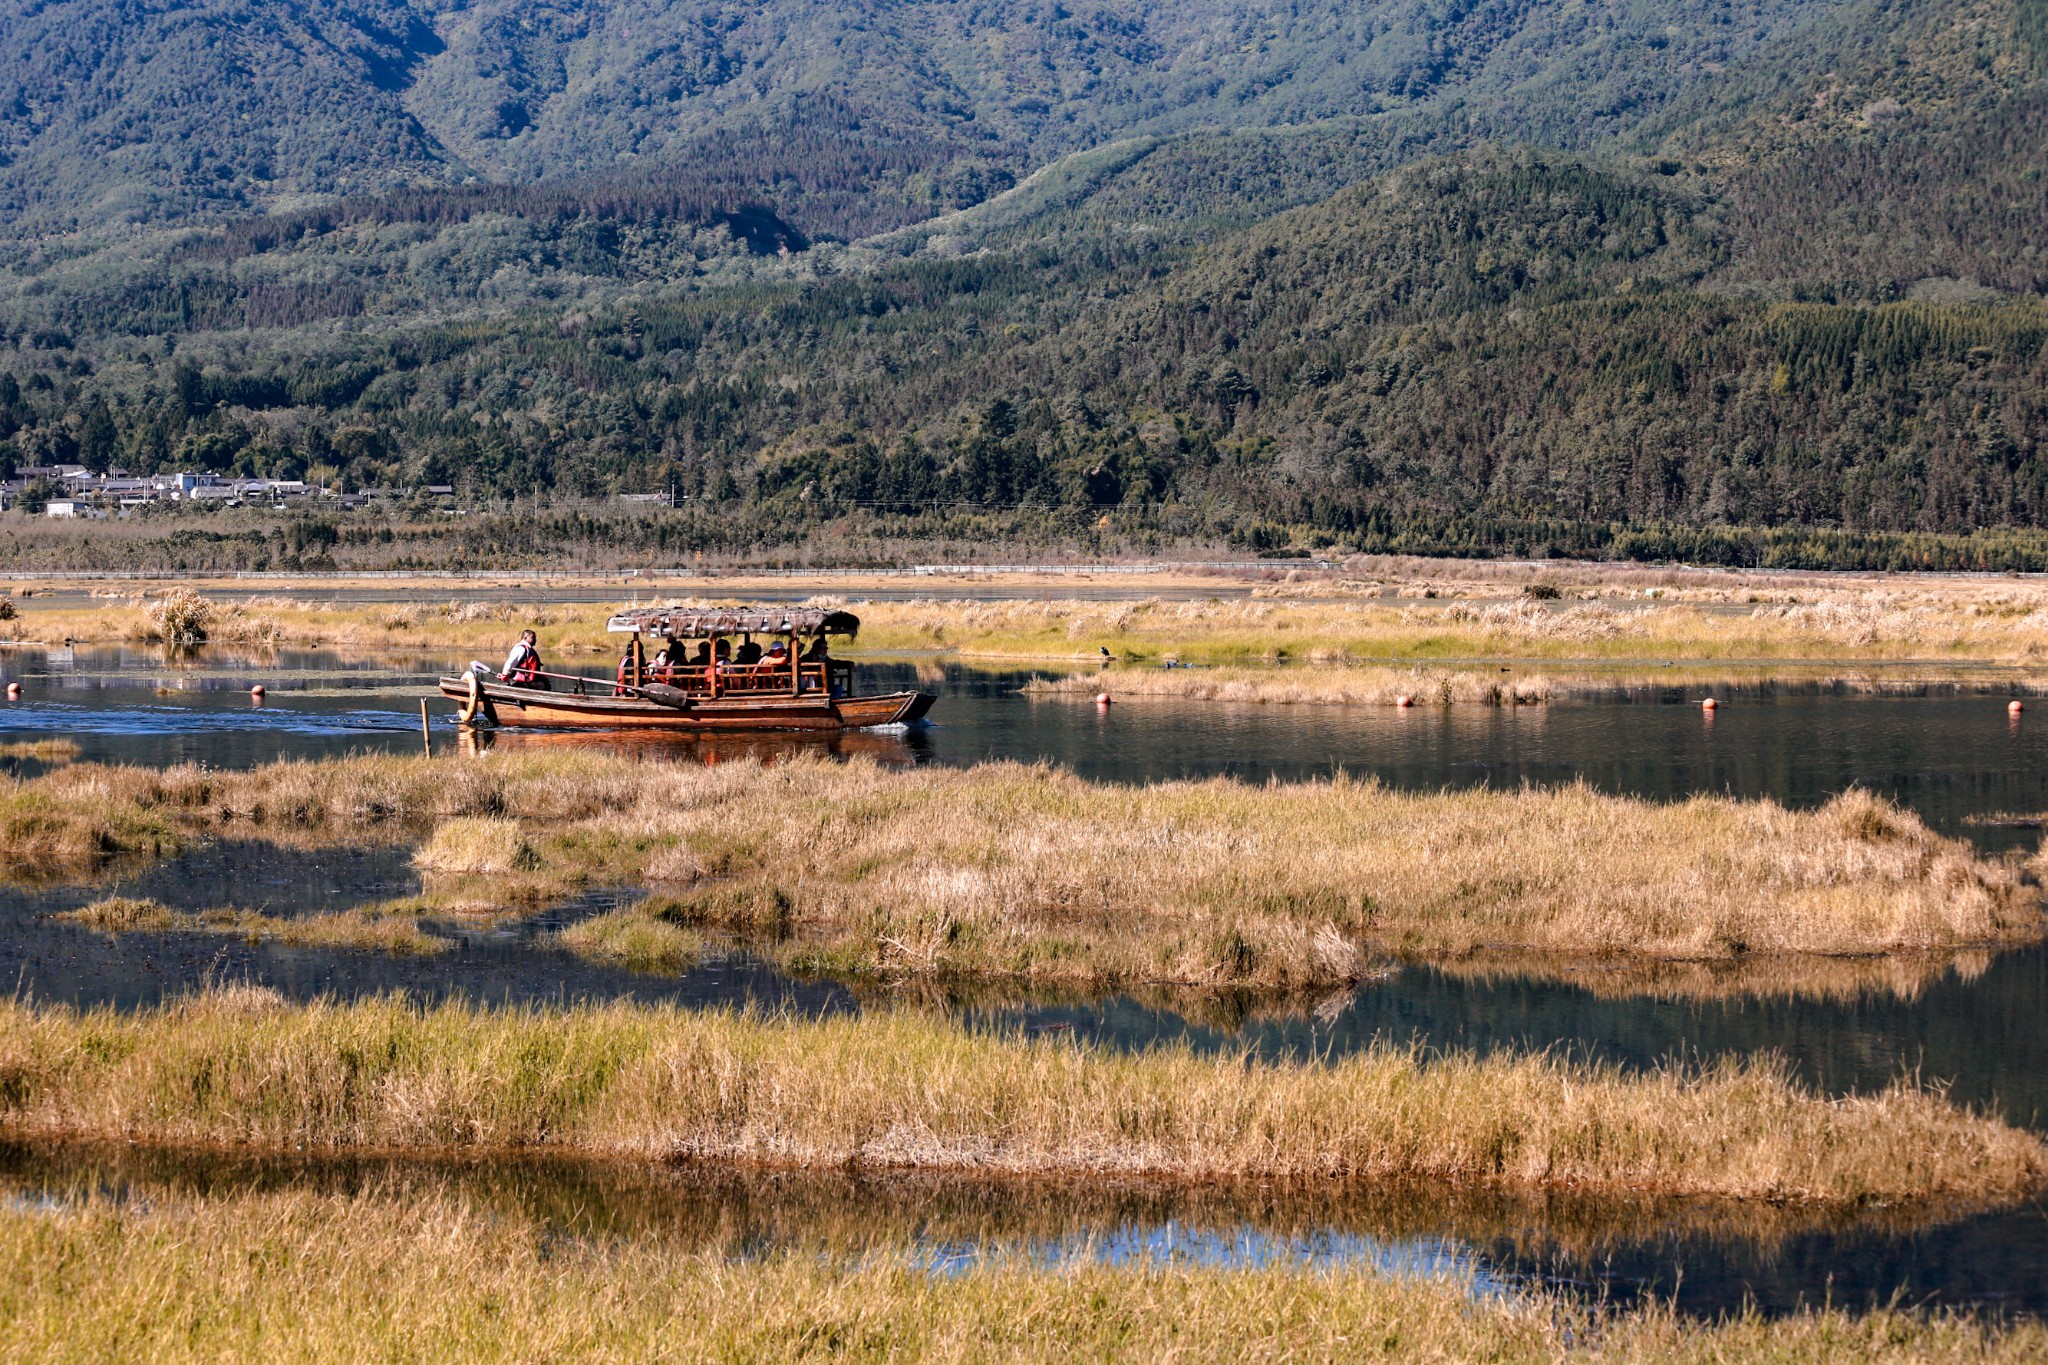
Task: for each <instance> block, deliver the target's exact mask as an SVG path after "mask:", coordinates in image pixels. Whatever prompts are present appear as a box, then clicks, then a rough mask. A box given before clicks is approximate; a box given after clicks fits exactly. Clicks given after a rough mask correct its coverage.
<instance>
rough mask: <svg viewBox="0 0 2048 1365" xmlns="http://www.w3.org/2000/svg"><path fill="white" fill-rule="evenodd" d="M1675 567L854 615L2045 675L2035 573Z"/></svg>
mask: <svg viewBox="0 0 2048 1365" xmlns="http://www.w3.org/2000/svg"><path fill="white" fill-rule="evenodd" d="M1670 577H1671V581H1670V582H1658V583H1651V582H1647V581H1645V580H1644V576H1642V575H1620V576H1616V575H1612V574H1601V573H1598V572H1592V571H1559V572H1556V573H1551V574H1547V575H1543V576H1541V577H1531V576H1529V575H1527V574H1513V573H1506V572H1501V571H1496V572H1493V573H1491V574H1484V575H1481V576H1477V577H1474V576H1470V575H1463V574H1452V573H1448V572H1445V571H1444V569H1443V566H1395V568H1394V570H1393V571H1392V572H1391V573H1389V574H1387V575H1384V576H1375V577H1365V578H1356V577H1352V578H1344V577H1339V578H1305V579H1303V580H1302V581H1299V582H1295V583H1281V584H1272V585H1267V586H1265V587H1263V588H1260V589H1258V590H1257V593H1258V594H1259V595H1255V596H1253V597H1251V598H1248V599H1247V598H1232V599H1223V598H1211V599H1208V600H1197V601H1180V600H1166V599H1161V598H1147V599H1143V600H1136V601H1120V602H1119V601H1110V602H1102V601H1092V600H1083V599H1062V598H1059V597H1057V596H1048V597H1045V598H1040V599H1032V600H1023V601H1004V602H976V601H970V600H960V599H927V600H913V601H908V602H873V601H856V602H854V603H853V604H852V605H854V607H855V609H856V610H857V611H858V613H859V614H860V616H861V618H862V622H863V631H862V637H861V645H862V648H864V649H868V650H883V651H892V650H893V651H901V650H949V651H953V652H956V653H958V654H960V655H962V656H964V657H987V658H1037V659H1073V658H1080V657H1086V658H1096V657H1099V652H1100V651H1101V650H1105V649H1106V650H1108V651H1109V652H1110V653H1111V654H1113V655H1115V656H1116V657H1118V658H1121V659H1125V660H1140V661H1157V660H1161V659H1178V660H1180V661H1183V662H1189V663H1207V664H1231V663H1240V664H1241V663H1254V662H1272V661H1275V660H1290V661H1307V662H1324V663H1346V662H1351V663H1358V662H1388V661H1399V662H1411V663H1412V662H1425V663H1427V662H1438V663H1441V662H1444V661H1447V660H1456V659H1473V658H1486V659H1492V658H1524V659H1589V658H1590V659H1604V660H1655V661H1659V662H1661V661H1665V660H1689V661H1727V660H1799V661H1826V660H1837V659H1839V660H1870V661H1883V660H1902V659H1914V660H1933V661H1942V660H1946V661H1952V662H1959V663H1961V662H1976V663H1987V662H2002V663H2007V664H2014V665H2020V666H2028V667H2036V666H2039V665H2041V664H2042V663H2043V662H2044V661H2048V590H2044V589H2042V588H2040V587H2037V586H2035V585H2033V584H2029V583H2022V582H2017V581H2005V580H1996V581H1983V580H1952V581H1941V582H1927V581H1924V580H1922V581H1913V580H1905V579H1885V578H1861V579H1859V578H1852V577H1835V578H1828V579H1823V580H1819V581H1814V580H1794V579H1780V578H1772V577H1769V576H1755V577H1749V578H1738V577H1732V576H1722V577H1720V578H1719V579H1712V578H1708V577H1701V576H1691V577H1688V576H1686V575H1683V574H1678V575H1673V576H1670ZM1048 586H1051V585H1048ZM1054 591H1055V592H1056V591H1057V588H1056V587H1055V588H1054ZM1532 593H1533V594H1536V595H1535V596H1532V595H1531V594H1532ZM678 600H681V599H678ZM688 600H691V601H697V600H699V599H694V598H693V599H688ZM816 600H818V601H820V602H825V603H830V604H833V605H840V604H842V602H843V599H841V598H838V597H832V598H820V599H816ZM607 615H608V608H606V607H601V606H567V607H565V606H557V605H548V606H538V605H533V604H521V603H514V602H440V603H437V602H432V601H427V600H424V599H423V600H421V601H418V602H412V603H404V604H398V605H389V604H384V605H364V606H351V605H344V604H334V603H324V602H310V601H306V600H303V599H295V598H291V597H281V596H271V597H250V598H245V599H239V600H238V599H233V598H228V597H221V596H217V597H215V598H213V599H204V598H199V597H198V596H197V594H196V593H193V592H192V591H191V590H190V589H189V588H174V589H170V590H168V591H165V592H155V593H152V594H148V595H138V596H135V597H132V598H128V599H123V600H118V601H111V602H107V603H105V604H102V605H100V606H97V607H94V608H90V609H83V610H63V611H47V612H46V611H35V612H29V613H26V614H24V615H23V616H22V617H21V618H20V621H19V622H18V623H16V624H11V625H10V631H11V632H12V633H13V634H15V635H17V636H19V637H21V638H24V639H31V640H43V641H48V642H51V643H55V642H56V641H58V640H61V639H66V638H71V639H78V640H86V641H92V640H103V641H116V640H135V641H144V642H163V643H178V642H186V643H190V642H194V641H196V640H197V639H205V640H209V641H211V642H213V643H216V644H234V645H242V646H248V647H255V648H270V647H276V646H279V645H285V644H291V645H301V646H304V645H330V646H337V647H347V648H355V649H384V650H392V649H420V648H434V649H448V650H462V651H468V652H475V653H480V654H498V653H502V651H503V648H504V646H505V644H506V642H507V641H508V639H509V638H510V637H511V635H512V634H513V632H515V631H516V630H517V629H519V628H521V627H524V626H532V627H533V628H534V629H536V630H537V631H538V632H539V634H540V643H541V648H542V653H543V654H544V655H556V656H575V655H579V654H590V653H601V654H609V653H610V652H611V651H612V650H613V649H614V648H615V647H616V644H617V641H615V640H612V639H609V638H608V637H607V636H606V634H605V631H604V622H605V619H606V617H607Z"/></svg>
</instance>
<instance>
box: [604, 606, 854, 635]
mask: <svg viewBox="0 0 2048 1365" xmlns="http://www.w3.org/2000/svg"><path fill="white" fill-rule="evenodd" d="M604 628H605V629H606V630H608V631H614V632H618V633H622V634H623V633H629V632H638V633H641V634H646V635H660V636H665V637H667V638H668V639H671V640H709V639H714V638H716V637H718V636H720V635H792V634H793V635H858V634H859V633H860V618H859V617H858V616H855V615H854V614H853V613H852V612H850V611H826V610H824V609H823V608H822V607H774V606H769V607H633V608H631V609H629V610H627V611H622V612H620V613H618V614H617V615H616V616H614V617H612V619H611V620H609V621H607V622H605V627H604Z"/></svg>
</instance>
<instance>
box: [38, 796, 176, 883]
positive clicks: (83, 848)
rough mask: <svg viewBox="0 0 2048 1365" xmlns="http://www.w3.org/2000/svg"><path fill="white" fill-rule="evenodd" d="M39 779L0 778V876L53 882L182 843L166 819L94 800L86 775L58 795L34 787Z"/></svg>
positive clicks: (128, 804)
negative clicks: (125, 857) (77, 783)
mask: <svg viewBox="0 0 2048 1365" xmlns="http://www.w3.org/2000/svg"><path fill="white" fill-rule="evenodd" d="M60 771H64V770H61V769H60ZM45 780H47V775H46V777H45V778H43V779H37V780H36V782H26V783H25V782H23V781H21V780H19V779H14V778H0V878H4V879H8V880H14V881H30V882H34V881H59V880H63V879H65V878H70V877H79V876H84V875H88V874H90V873H93V872H96V871H99V870H100V869H102V868H104V867H106V866H107V865H108V864H109V863H111V862H113V861H115V860H116V859H119V858H121V857H123V856H129V857H163V856H167V855H169V854H172V853H175V852H177V851H178V848H179V847H180V845H181V843H182V839H181V836H180V835H179V834H178V832H177V831H176V830H175V829H174V828H173V826H172V824H171V822H169V821H167V820H165V819H163V818H162V817H160V816H158V815H155V814H152V813H150V812H148V811H145V810H142V809H140V808H138V807H137V806H136V805H134V804H133V803H131V802H125V801H115V802H110V803H107V804H101V803H99V802H96V801H94V800H93V799H92V798H91V797H90V796H89V795H88V788H89V786H90V781H91V780H90V779H88V780H87V782H86V783H85V784H81V785H80V786H75V787H71V788H69V789H66V790H65V791H63V792H62V793H61V794H60V793H57V792H53V791H51V790H49V789H47V788H44V787H41V786H39V785H37V783H39V782H41V781H45Z"/></svg>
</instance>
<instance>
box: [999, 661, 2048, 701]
mask: <svg viewBox="0 0 2048 1365" xmlns="http://www.w3.org/2000/svg"><path fill="white" fill-rule="evenodd" d="M1674 689H1677V690H1682V691H1688V692H1697V693H1701V694H1711V693H1715V692H1719V693H1721V694H1722V695H1723V696H1726V695H1728V694H1729V693H1731V692H1741V691H1747V690H1763V689H1770V690H1777V689H1786V690H1804V691H1813V692H1828V693H1857V694H1866V695H1885V696H1924V695H1929V694H1946V695H1955V694H1981V695H1986V696H1999V697H2011V696H2030V697H2031V696H2038V695H2041V694H2042V692H2043V691H2044V690H2048V682H2044V680H2042V679H2040V678H2038V677H2033V676H2029V675H2026V674H2022V673H2018V672H2003V673H2000V674H1996V675H1988V676H1987V675H1986V674H1985V673H1983V672H1982V671H1976V672H1973V673H1970V674H1962V673H1957V674H1953V675H1948V676H1928V675H1927V674H1926V673H1925V672H1922V671H1916V672H1914V673H1913V674H1910V675H1901V674H1899V673H1896V672H1894V673H1882V672H1871V671H1857V672H1851V673H1844V672H1840V671H1833V670H1812V669H1800V670H1796V671H1787V670H1784V669H1780V670H1764V669H1754V668H1748V669H1731V668H1722V667H1711V666H1705V665H1699V664H1693V665H1689V666H1687V665H1673V666H1671V667H1665V668H1658V669H1654V670H1651V669H1642V668H1626V669H1608V670H1603V671H1599V672H1593V671H1588V670H1584V669H1575V670H1571V671H1557V670H1551V671H1546V672H1541V673H1532V672H1529V671H1527V670H1526V669H1523V670H1521V671H1516V672H1512V673H1510V672H1509V671H1507V670H1504V669H1501V668H1500V667H1498V666H1497V665H1493V664H1487V665H1483V666H1470V667H1463V668H1456V667H1427V666H1420V665H1417V666H1411V667H1395V666H1390V665H1378V664H1300V665H1295V666H1290V667H1286V668H1274V667H1240V666H1232V665H1222V666H1218V667H1213V668H1142V667H1130V666H1120V667H1114V668H1105V669H1093V670H1089V671H1086V672H1078V673H1067V674H1060V675H1055V676H1050V677H1035V678H1033V679H1031V680H1030V681H1029V682H1027V683H1025V684H1024V686H1023V687H1022V689H1020V690H1021V691H1023V692H1024V693H1025V694H1026V695H1027V696H1032V697H1047V698H1057V699H1066V700H1081V701H1089V700H1093V699H1094V698H1095V697H1097V696H1099V695H1100V694H1102V693H1104V692H1107V693H1109V694H1110V696H1111V698H1112V699H1114V700H1116V701H1129V700H1134V699H1135V700H1138V701H1156V700H1170V701H1175V702H1187V701H1193V702H1237V703H1251V704H1256V705H1283V706H1284V705H1320V706H1398V705H1401V704H1402V702H1403V699H1404V698H1405V699H1406V701H1407V703H1408V704H1409V705H1412V706H1415V707H1444V706H1467V705H1477V706H1534V705H1538V704H1541V703H1543V702H1551V701H1563V700H1566V699H1571V698H1595V697H1620V696H1627V695H1629V694H1632V693H1637V694H1639V693H1642V692H1644V691H1646V690H1654V691H1655V693H1657V694H1658V695H1664V694H1668V693H1669V692H1670V691H1672V690H1674Z"/></svg>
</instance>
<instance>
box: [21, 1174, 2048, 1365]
mask: <svg viewBox="0 0 2048 1365" xmlns="http://www.w3.org/2000/svg"><path fill="white" fill-rule="evenodd" d="M1502 1291H1503V1287H1501V1286H1497V1285H1494V1286H1483V1285H1480V1284H1477V1283H1475V1281H1474V1278H1473V1277H1472V1276H1471V1275H1470V1274H1469V1273H1457V1272H1450V1273H1445V1274H1443V1275H1440V1276H1402V1275H1396V1274H1386V1273H1374V1272H1371V1271H1362V1272H1359V1273H1346V1274H1334V1275H1333V1274H1324V1273H1316V1272H1305V1271H1301V1270H1298V1269H1294V1268H1292V1267H1273V1268H1266V1269H1256V1270H1238V1269H1216V1268H1203V1267H1189V1266H1178V1265H1168V1264H1156V1263H1151V1262H1141V1263H1138V1264H1135V1265H1133V1264H1124V1265H1116V1266H1080V1267H1074V1266H1064V1267H1046V1266H1041V1265H1037V1264H1034V1263H1032V1262H1031V1261H1030V1260H1028V1259H1025V1258H1001V1259H998V1260H995V1261H992V1262H988V1263H981V1264H973V1265H968V1266H964V1267H958V1268H951V1269H948V1270H946V1271H945V1272H943V1273H941V1272H939V1271H938V1270H936V1269H935V1268H934V1267H932V1266H931V1265H929V1264H923V1263H919V1262H917V1261H916V1260H915V1258H913V1257H910V1256H906V1255H896V1256H886V1255H862V1256H846V1255H837V1256H820V1255H817V1254H815V1253H810V1252H807V1251H795V1252H789V1251H784V1252H771V1253H768V1254H760V1255H751V1256H747V1257H743V1258H738V1259H734V1258H728V1257H726V1256H723V1255H720V1254H717V1253H716V1252H710V1253H706V1252H699V1251H696V1250H693V1249H690V1248H687V1247H677V1246H673V1245H670V1244H667V1243H665V1242H663V1241H660V1240H658V1239H654V1240H649V1239H641V1238H623V1237H618V1236H581V1237H576V1236H562V1235H560V1233H559V1232H558V1231H557V1230H556V1229H555V1228H554V1227H553V1226H551V1225H550V1224H549V1223H548V1222H546V1221H545V1220H543V1219H540V1218H537V1217H534V1216H531V1215H519V1214H511V1215H507V1214H505V1213H503V1212H502V1211H499V1210H496V1209H493V1208H490V1207H479V1206H478V1204H477V1203H475V1202H474V1201H470V1200H465V1199H462V1198H460V1197H455V1196H450V1195H429V1196H427V1197H418V1196H412V1197H408V1195H407V1192H405V1191H402V1190H393V1191H370V1192H366V1193H360V1194H326V1193H316V1192H307V1191H274V1192H262V1193H253V1194H237V1195H225V1196H223V1195H188V1196H180V1197H175V1198H171V1199H166V1200H163V1201H161V1202H158V1203H156V1204H154V1205H153V1206H152V1207H150V1208H148V1209H138V1208H134V1207H129V1206H124V1205H121V1204H119V1203H117V1202H115V1201H113V1200H110V1199H107V1198H104V1197H100V1196H93V1197H88V1198H84V1199H81V1200H78V1201H76V1202H75V1203H72V1204H69V1205H64V1206H60V1207H59V1209H58V1210H56V1211H54V1212H44V1211H39V1210H37V1209H35V1208H33V1207H30V1206H27V1205H25V1204H24V1203H22V1202H20V1201H12V1202H10V1203H8V1204H6V1205H4V1206H0V1354H6V1355H8V1356H11V1357H19V1358H23V1359H41V1358H59V1357H67V1356H73V1355H78V1354H82V1353H89V1354H92V1355H95V1356H123V1357H128V1358H148V1359H155V1360H183V1359H191V1360H213V1359H220V1358H222V1357H224V1356H236V1357H241V1358H249V1359H254V1358H261V1357H267V1356H278V1355H289V1356H291V1357H293V1358H302V1359H337V1360H360V1359H371V1358H375V1359H394V1358H409V1357H414V1356H418V1355H420V1354H421V1353H422V1351H423V1350H428V1352H429V1353H431V1354H434V1355H437V1356H444V1357H453V1358H461V1359H490V1360H496V1359H505V1360H538V1359H583V1358H589V1357H592V1356H597V1355H603V1356H606V1357H610V1358H618V1359H665V1358H669V1357H670V1356H672V1355H673V1354H674V1352H675V1349H676V1343H677V1342H679V1341H687V1342H689V1343H691V1350H692V1353H693V1354H697V1355H701V1356H702V1357H704V1358H707V1359H729V1360H762V1359H773V1360H798V1359H820V1360H823V1359H831V1360H841V1359H847V1358H855V1359H898V1358H915V1359H928V1360H985V1359H991V1358H997V1359H1008V1360H1046V1361H1053V1360H1069V1359H1074V1358H1087V1359H1098V1360H1119V1359H1132V1360H1157V1359H1162V1358H1172V1359H1176V1360H1215V1361H1238V1360H1245V1359H1283V1358H1284V1359H1300V1358H1315V1359H1338V1358H1357V1357H1359V1356H1360V1355H1362V1354H1370V1355H1374V1356H1378V1357H1386V1358H1394V1357H1415V1356H1426V1357H1429V1358H1438V1359H1488V1360H1495V1361H1503V1362H1520V1361H1530V1362H1536V1361H1555V1360H1557V1359H1560V1358H1563V1357H1566V1356H1568V1355H1572V1354H1576V1353H1586V1354H1589V1355H1592V1356H1595V1357H1597V1358H1602V1359H1611V1360H1622V1361H1635V1360H1645V1361H1646V1360H1668V1361H1699V1362H1701V1365H1706V1363H1707V1362H1715V1361H1725V1360H1730V1359H1774V1360H1815V1361H1818V1360H1824V1359H1835V1358H1841V1357H1842V1356H1844V1355H1845V1354H1848V1355H1854V1356H1855V1358H1858V1359H1867V1360H1872V1361H1891V1360H1897V1361H1902V1362H1903V1361H1924V1360H1927V1359H1931V1358H1940V1359H1969V1360H1977V1361H1999V1360H2007V1359H2010V1360H2023V1359H2038V1358H2039V1356H2040V1355H2041V1354H2042V1352H2043V1351H2044V1350H2048V1332H2044V1330H2043V1329H2042V1327H2041V1326H2040V1325H2039V1324H2037V1323H2031V1322H2025V1321H2021V1322H2011V1321H2002V1320H1999V1319H1997V1318H1994V1317H1992V1316H1991V1315H1983V1316H1979V1315H1974V1314H1968V1313H1953V1312H1942V1311H1934V1312H1909V1311H1902V1310H1900V1309H1898V1308H1896V1307H1881V1308H1877V1309H1875V1310H1873V1311H1871V1312H1869V1313H1865V1314H1855V1313H1851V1312H1848V1311H1845V1310H1843V1309H1841V1308H1839V1307H1835V1306H1828V1307H1825V1308H1815V1309H1808V1310H1804V1311H1801V1312H1797V1313H1794V1314H1791V1315H1788V1316H1785V1317H1780V1318H1766V1317H1764V1316H1763V1315H1762V1314H1760V1313H1757V1312H1755V1311H1754V1310H1751V1311H1747V1312H1743V1313H1740V1314H1737V1315H1735V1316H1732V1317H1730V1318H1728V1319H1725V1320H1721V1321H1714V1322H1706V1323H1701V1322H1692V1321H1687V1320H1685V1319H1682V1318H1680V1317H1679V1316H1678V1315H1677V1314H1675V1313H1673V1312H1671V1311H1670V1310H1668V1309H1666V1308H1664V1307H1663V1306H1661V1305H1657V1304H1650V1305H1646V1306H1641V1307H1636V1308H1630V1309H1614V1308H1611V1307H1598V1306H1588V1305H1587V1304H1585V1303H1583V1302H1582V1301H1579V1300H1576V1299H1573V1298H1571V1297H1569V1296H1567V1295H1565V1294H1562V1293H1558V1292H1555V1291H1550V1290H1542V1289H1525V1290H1516V1291H1512V1292H1502ZM429 1343H430V1344H431V1347H430V1349H429V1347H428V1345H427V1344H429Z"/></svg>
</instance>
